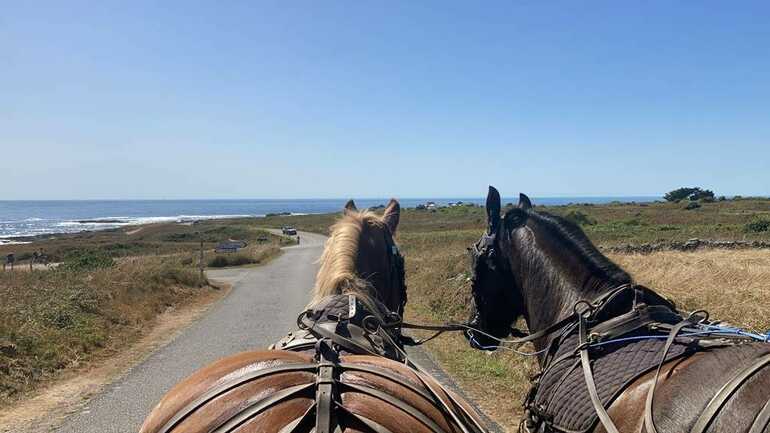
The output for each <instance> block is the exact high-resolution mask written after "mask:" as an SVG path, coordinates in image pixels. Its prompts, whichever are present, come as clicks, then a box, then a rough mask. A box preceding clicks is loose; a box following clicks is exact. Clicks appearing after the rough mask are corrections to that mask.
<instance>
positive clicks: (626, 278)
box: [526, 209, 631, 285]
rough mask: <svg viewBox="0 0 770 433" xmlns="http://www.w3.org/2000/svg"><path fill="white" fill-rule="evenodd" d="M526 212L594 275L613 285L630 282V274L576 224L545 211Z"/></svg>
mask: <svg viewBox="0 0 770 433" xmlns="http://www.w3.org/2000/svg"><path fill="white" fill-rule="evenodd" d="M526 212H527V215H528V217H529V218H532V219H534V220H536V221H537V222H539V223H542V226H543V227H544V228H546V229H547V230H548V231H550V232H551V234H553V235H555V237H556V238H558V239H562V240H563V241H564V247H565V248H567V249H568V250H569V251H570V252H571V253H572V254H575V255H577V256H578V257H580V259H581V261H582V262H584V263H585V264H586V265H587V266H588V267H589V269H590V271H591V273H592V274H593V275H594V276H595V277H597V278H600V279H602V280H606V281H608V282H610V283H613V284H615V285H621V284H627V283H630V282H631V276H630V275H628V273H627V272H626V271H624V270H623V269H621V268H620V266H618V265H616V264H615V263H613V262H612V261H611V260H610V259H608V258H607V257H606V256H605V255H604V254H602V253H601V252H600V251H599V250H598V249H597V248H596V246H594V244H593V243H591V241H590V240H589V239H588V236H586V235H585V233H584V232H583V230H582V229H581V228H580V227H579V226H578V225H577V224H575V223H573V222H572V221H570V220H568V219H566V218H563V217H561V216H558V215H553V214H550V213H547V212H535V211H534V210H531V209H529V210H527V211H526Z"/></svg>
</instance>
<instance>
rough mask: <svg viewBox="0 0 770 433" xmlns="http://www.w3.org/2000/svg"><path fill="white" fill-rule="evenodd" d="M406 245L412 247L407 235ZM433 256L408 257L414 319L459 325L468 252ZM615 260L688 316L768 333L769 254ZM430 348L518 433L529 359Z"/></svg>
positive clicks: (464, 348)
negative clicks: (700, 314)
mask: <svg viewBox="0 0 770 433" xmlns="http://www.w3.org/2000/svg"><path fill="white" fill-rule="evenodd" d="M406 243H407V244H408V245H410V246H412V247H413V245H412V244H411V243H410V242H409V237H407V239H406ZM418 244H419V243H418ZM458 247H459V245H458ZM430 250H431V249H430V248H424V249H423V248H417V249H415V248H410V252H411V254H410V255H409V256H408V257H407V263H410V264H411V266H410V271H411V272H410V279H409V283H410V293H412V294H414V296H412V297H411V298H410V304H409V309H410V313H411V314H412V315H413V316H412V317H413V318H416V319H427V320H444V319H445V318H447V317H451V318H456V319H462V318H464V317H465V316H464V314H465V313H466V310H465V306H466V305H467V302H465V301H466V300H467V299H468V296H469V292H468V290H469V289H468V283H467V281H465V280H464V279H463V276H464V274H463V272H464V271H465V267H464V266H461V265H459V263H462V261H463V259H464V257H462V256H463V255H464V254H463V253H462V252H459V251H458V250H457V247H453V248H447V249H439V250H436V251H435V254H431V252H430ZM611 258H612V259H613V260H614V261H616V262H617V263H618V264H620V265H621V266H623V267H624V268H625V269H626V270H628V271H629V272H630V273H631V274H632V275H633V276H634V278H635V279H636V280H637V282H638V283H640V284H644V285H647V286H648V287H651V288H654V289H655V290H658V291H659V292H660V293H662V294H664V295H665V296H667V297H670V298H671V299H673V300H674V301H675V302H676V303H677V305H678V306H679V308H681V309H683V310H688V311H690V310H694V309H698V308H705V309H707V310H708V311H709V312H710V313H711V315H712V318H717V319H720V320H724V321H727V322H730V323H732V324H735V325H738V326H741V327H745V328H749V329H754V330H760V331H763V332H764V331H767V330H768V329H770V303H768V302H767V299H768V297H769V296H770V251H766V250H747V251H715V250H711V251H708V250H706V251H697V252H660V253H654V254H649V255H618V254H616V255H612V256H611ZM455 273H457V274H456V275H455V277H454V278H451V276H452V274H455ZM429 349H430V350H431V351H432V353H433V354H434V355H435V356H436V357H437V358H438V359H439V361H440V362H441V364H442V365H443V366H444V367H445V368H446V369H447V371H449V372H450V373H451V374H452V375H453V376H454V377H455V378H456V379H457V380H458V381H459V382H460V384H461V385H462V386H463V388H464V389H466V390H467V391H468V393H469V394H470V395H471V396H472V397H473V398H474V399H475V400H477V401H478V402H480V405H481V407H482V409H483V410H484V411H485V412H487V414H489V415H490V416H491V417H492V418H493V419H495V420H496V421H497V422H498V423H499V424H501V425H502V426H504V428H506V429H507V430H508V431H511V432H513V431H516V428H517V426H518V422H519V419H520V417H521V415H522V409H521V401H522V398H523V397H524V395H525V393H526V391H527V389H528V388H529V375H530V374H532V373H534V372H535V371H536V366H535V364H534V362H533V361H532V360H531V359H527V358H524V357H520V356H518V355H513V354H511V353H508V352H504V351H498V352H495V353H484V352H479V351H475V350H472V349H469V348H468V345H467V343H466V342H465V340H464V339H463V338H461V337H459V336H456V335H455V336H451V337H444V338H442V339H440V340H439V341H437V342H436V343H434V344H431V345H430V346H429Z"/></svg>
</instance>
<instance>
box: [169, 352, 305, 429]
mask: <svg viewBox="0 0 770 433" xmlns="http://www.w3.org/2000/svg"><path fill="white" fill-rule="evenodd" d="M315 368H316V364H310V363H308V364H283V365H279V366H277V367H271V368H266V369H263V370H257V371H254V372H251V373H248V374H244V375H243V376H239V377H237V378H235V379H233V380H230V381H227V382H224V383H222V384H220V385H218V386H216V387H214V388H212V389H210V390H209V391H207V392H206V393H204V394H203V395H201V396H200V397H198V398H197V399H195V400H193V401H192V402H190V403H189V404H188V405H187V406H185V407H184V408H183V409H182V410H180V411H179V412H177V413H176V414H174V416H173V417H172V418H171V419H169V420H168V421H167V422H166V424H165V425H164V426H163V427H162V428H161V429H160V430H158V433H168V432H170V431H171V430H172V429H173V428H174V427H176V425H177V424H179V423H180V422H181V421H182V420H184V419H185V418H186V417H187V416H189V415H190V414H191V413H193V412H195V411H196V410H198V408H200V407H201V406H203V405H204V404H206V403H208V402H209V401H211V400H213V399H215V398H216V397H218V396H220V395H222V394H224V393H225V392H227V391H229V390H231V389H233V388H236V387H238V386H240V385H242V384H244V383H247V382H250V381H252V380H256V379H259V378H260V377H264V376H268V375H271V374H277V373H285V372H293V371H313V370H314V369H315Z"/></svg>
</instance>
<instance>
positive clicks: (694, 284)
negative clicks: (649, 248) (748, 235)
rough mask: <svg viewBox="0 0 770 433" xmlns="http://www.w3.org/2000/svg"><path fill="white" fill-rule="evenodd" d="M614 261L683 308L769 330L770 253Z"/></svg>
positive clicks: (674, 254) (699, 254)
mask: <svg viewBox="0 0 770 433" xmlns="http://www.w3.org/2000/svg"><path fill="white" fill-rule="evenodd" d="M610 258H611V259H612V260H614V261H615V262H616V263H618V264H619V265H621V266H622V267H624V268H625V269H626V270H628V271H630V272H631V274H632V275H633V276H634V278H636V280H637V282H638V283H640V284H643V285H646V286H648V287H651V288H654V289H655V290H657V291H658V292H660V293H662V294H664V295H666V296H667V297H669V298H671V299H673V300H674V301H675V302H676V303H677V306H678V307H679V308H680V309H683V310H686V311H692V310H695V309H699V308H706V309H707V310H708V311H709V312H710V313H711V316H712V317H713V318H716V319H719V320H724V321H727V322H730V323H733V324H736V325H740V326H742V327H746V328H751V329H754V330H758V331H762V332H766V331H767V330H770V302H768V299H769V297H770V251H767V250H744V251H721V250H710V251H709V250H706V251H698V252H693V253H684V252H673V251H667V252H660V253H655V254H650V255H646V256H643V255H611V256H610Z"/></svg>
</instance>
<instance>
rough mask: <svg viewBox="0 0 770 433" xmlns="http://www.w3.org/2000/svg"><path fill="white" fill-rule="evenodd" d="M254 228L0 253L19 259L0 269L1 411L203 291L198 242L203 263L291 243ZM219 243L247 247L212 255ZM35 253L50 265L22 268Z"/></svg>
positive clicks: (151, 233)
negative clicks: (12, 267)
mask: <svg viewBox="0 0 770 433" xmlns="http://www.w3.org/2000/svg"><path fill="white" fill-rule="evenodd" d="M257 222H258V220H256V219H254V218H252V219H239V220H227V221H225V220H219V221H204V222H201V223H199V224H196V225H194V226H192V225H182V224H153V225H147V226H141V227H126V228H122V229H118V230H109V231H104V232H93V233H82V234H77V235H58V236H53V237H51V238H37V239H35V242H33V243H31V244H22V245H5V246H2V247H0V254H2V255H5V254H7V253H8V252H11V251H12V252H15V253H16V254H17V257H19V259H20V263H17V268H16V270H15V271H13V272H11V271H6V272H0V299H2V302H1V303H0V407H2V406H3V405H4V404H6V403H8V402H10V401H13V400H14V399H17V398H20V397H21V396H24V395H25V392H26V391H29V390H31V389H33V388H35V386H37V385H38V384H40V383H41V382H44V381H46V380H47V379H50V378H53V377H56V376H57V374H58V373H60V372H61V371H62V370H65V369H69V368H74V367H79V366H82V365H85V364H87V363H88V362H90V361H91V360H94V359H100V357H103V356H104V355H103V354H105V353H111V351H115V350H120V349H121V348H124V347H128V346H129V345H130V344H131V343H132V342H133V341H136V339H137V338H139V337H140V336H142V335H143V334H145V333H146V331H147V330H149V329H150V328H151V327H152V326H153V324H154V323H155V319H156V318H157V317H158V315H159V314H160V313H162V312H164V311H166V310H168V309H169V308H177V307H179V306H183V305H186V304H188V303H191V302H194V301H196V300H198V299H202V298H204V297H207V296H210V295H212V292H213V291H214V290H216V288H214V287H212V286H210V285H209V283H208V281H207V280H206V279H205V277H204V278H201V276H200V272H199V270H198V267H197V266H198V263H199V260H200V259H199V257H200V255H199V254H200V252H199V251H200V240H203V242H204V263H205V264H206V265H207V266H210V267H223V266H234V265H252V264H259V263H263V262H265V261H267V260H269V259H271V258H272V257H275V256H276V255H278V254H279V253H280V247H281V246H282V245H285V244H289V243H293V242H294V241H293V240H291V239H289V238H285V237H282V236H275V235H272V234H270V233H268V232H267V231H265V230H262V229H260V228H258V227H257V226H256V223H257ZM227 239H238V240H244V241H246V242H247V243H248V245H247V246H246V248H243V249H241V250H240V251H239V252H237V253H222V254H218V253H215V252H214V246H215V245H216V243H218V242H220V241H224V240H227ZM40 248H43V249H44V251H45V253H46V254H47V255H49V257H50V260H51V261H52V262H55V265H54V266H51V267H49V268H41V267H39V266H38V267H35V268H34V270H31V271H30V270H29V267H28V261H29V257H30V256H31V253H32V252H33V251H35V250H38V249H40Z"/></svg>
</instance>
